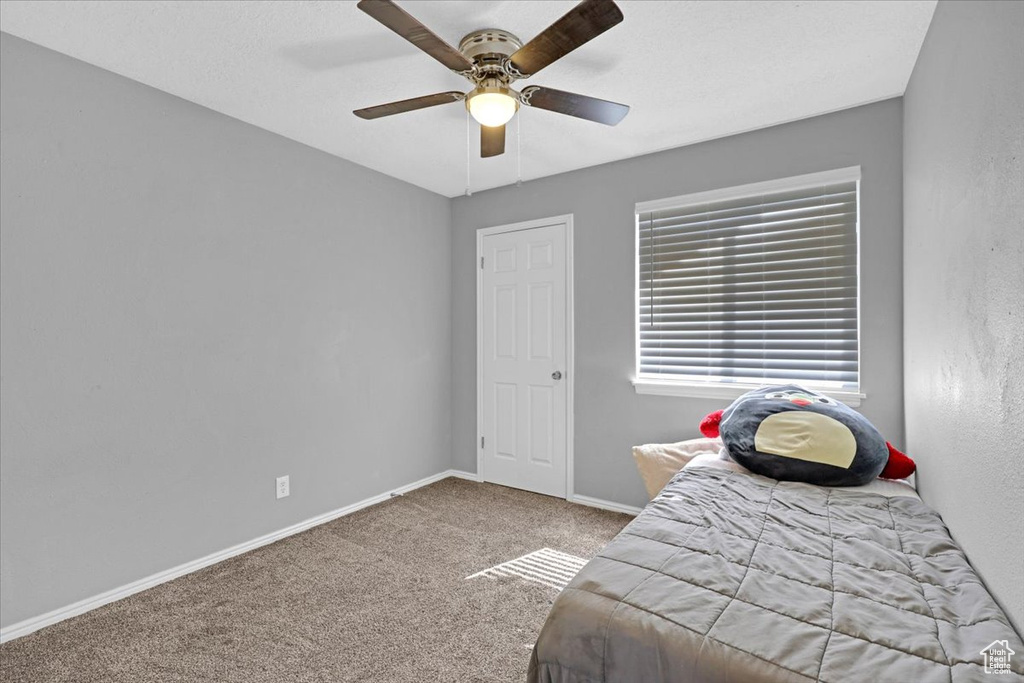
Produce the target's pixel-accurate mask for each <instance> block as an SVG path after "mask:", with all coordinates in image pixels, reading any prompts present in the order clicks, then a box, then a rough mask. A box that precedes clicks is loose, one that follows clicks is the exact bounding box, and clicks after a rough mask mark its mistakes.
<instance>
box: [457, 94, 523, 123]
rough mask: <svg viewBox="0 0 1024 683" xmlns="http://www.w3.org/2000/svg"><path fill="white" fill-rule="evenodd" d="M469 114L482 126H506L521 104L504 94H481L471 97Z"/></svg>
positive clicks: (468, 103) (468, 104)
mask: <svg viewBox="0 0 1024 683" xmlns="http://www.w3.org/2000/svg"><path fill="white" fill-rule="evenodd" d="M466 104H467V106H468V107H469V113H470V114H472V116H473V118H474V119H476V120H477V123H479V124H480V125H481V126H504V125H505V124H506V123H508V122H509V120H510V119H511V118H512V117H513V116H515V113H516V109H518V108H519V102H517V101H516V98H514V97H512V96H511V95H508V94H507V93H504V92H480V93H476V94H475V95H470V97H469V101H468V102H467V103H466Z"/></svg>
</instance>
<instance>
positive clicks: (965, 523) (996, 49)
mask: <svg viewBox="0 0 1024 683" xmlns="http://www.w3.org/2000/svg"><path fill="white" fill-rule="evenodd" d="M1022 65H1024V3H1019V2H940V3H939V5H938V7H937V9H936V11H935V16H934V18H933V19H932V25H931V28H930V29H929V31H928V36H927V38H926V39H925V42H924V47H923V48H922V50H921V55H920V56H919V57H918V60H917V66H916V67H915V69H914V73H913V76H912V77H911V80H910V87H909V88H908V90H907V93H906V96H905V103H904V107H905V111H904V148H903V151H904V160H905V167H904V176H903V178H904V186H905V189H906V199H905V205H904V209H905V214H904V253H905V262H904V284H903V286H904V308H905V311H906V316H905V318H904V340H905V347H904V348H905V357H906V361H905V371H906V374H905V378H904V383H905V387H906V411H907V439H908V445H909V448H910V453H911V454H912V455H914V456H915V457H916V458H917V460H918V462H919V463H920V464H921V465H922V467H921V471H920V473H919V474H918V486H919V488H920V491H921V495H922V496H923V498H924V500H925V501H926V502H928V503H929V504H930V505H931V506H932V507H934V508H935V509H937V510H938V511H939V512H940V513H941V514H942V517H943V519H944V520H945V521H946V524H947V525H948V526H949V528H950V530H951V531H952V533H953V536H954V538H956V540H957V541H958V542H959V543H960V544H961V545H962V546H963V547H964V550H965V551H966V552H967V556H968V557H969V558H970V559H971V563H972V564H973V565H974V567H975V568H976V569H977V570H978V573H979V574H981V576H982V578H983V579H984V580H985V582H986V583H987V584H988V586H989V588H990V590H991V591H992V592H993V593H994V594H995V596H996V598H997V599H998V600H1000V601H1001V603H1002V606H1003V608H1004V609H1005V610H1006V611H1007V612H1008V613H1009V615H1010V618H1011V619H1012V620H1013V621H1014V626H1015V627H1016V628H1017V630H1018V631H1020V632H1024V521H1022V520H1024V468H1022V466H1021V465H1022V461H1021V445H1020V444H1021V434H1022V433H1024V149H1022V148H1024V69H1022Z"/></svg>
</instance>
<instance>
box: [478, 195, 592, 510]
mask: <svg viewBox="0 0 1024 683" xmlns="http://www.w3.org/2000/svg"><path fill="white" fill-rule="evenodd" d="M572 216H573V215H572V214H571V213H567V214H564V215H561V216H553V217H551V218H540V219H537V220H532V221H523V222H521V223H510V224H508V225H496V226H493V227H490V228H477V231H476V264H477V266H476V476H477V479H479V480H480V481H484V449H483V448H482V447H481V446H480V440H481V438H483V434H482V433H481V432H482V431H483V430H482V426H483V422H484V415H483V405H484V404H483V395H484V387H483V384H484V367H483V366H484V361H483V357H484V348H483V346H484V301H483V297H482V296H481V292H482V291H483V287H484V271H483V268H481V267H480V265H479V264H480V262H481V261H480V259H482V258H483V256H484V237H486V236H487V235H497V234H500V233H503V232H518V231H520V230H530V229H531V228H543V227H546V226H549V225H559V224H562V225H565V366H566V367H565V372H564V377H565V384H566V386H565V499H566V500H568V501H572V500H573V447H574V446H573V442H574V436H575V429H574V428H573V396H574V395H575V393H576V392H575V389H576V364H575V359H574V357H573V349H574V348H575V346H576V341H575V338H574V336H573V330H574V323H573V313H574V310H573V291H572V290H573V274H572V262H573V242H572Z"/></svg>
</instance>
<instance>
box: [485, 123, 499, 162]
mask: <svg viewBox="0 0 1024 683" xmlns="http://www.w3.org/2000/svg"><path fill="white" fill-rule="evenodd" d="M504 153H505V126H480V157H481V158H483V159H486V158H487V157H496V156H498V155H499V154H504Z"/></svg>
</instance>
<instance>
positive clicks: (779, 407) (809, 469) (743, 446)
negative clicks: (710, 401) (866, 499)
mask: <svg viewBox="0 0 1024 683" xmlns="http://www.w3.org/2000/svg"><path fill="white" fill-rule="evenodd" d="M701 431H702V432H703V433H704V434H705V436H719V435H720V436H721V437H722V442H723V443H724V444H725V447H726V449H727V450H728V452H729V455H730V456H731V457H732V458H733V459H734V460H735V461H736V462H738V463H739V464H741V465H743V466H744V467H746V468H747V469H748V470H750V471H751V472H754V473H756V474H761V475H764V476H766V477H772V478H773V479H782V480H787V481H802V482H807V483H809V484H819V485H823V486H860V485H862V484H866V483H868V482H869V481H871V480H872V479H874V478H875V477H877V476H879V475H880V474H881V475H882V476H886V477H887V478H900V479H902V478H904V477H907V476H910V474H911V473H912V472H913V471H914V463H913V461H912V460H910V459H909V458H907V457H906V456H905V455H903V454H902V453H900V452H899V451H897V450H896V449H895V448H893V447H892V446H890V445H889V444H888V442H886V440H885V439H883V438H882V435H881V434H879V433H878V430H877V429H875V427H874V426H873V425H872V424H871V423H870V422H868V420H867V418H865V417H864V416H863V415H861V414H860V413H858V412H856V411H855V410H853V409H852V408H850V407H849V406H847V405H845V404H843V403H840V402H839V401H836V400H835V399H832V398H829V397H828V396H825V395H824V394H819V393H817V392H815V391H811V390H809V389H805V388H803V387H800V386H797V385H795V384H787V385H784V386H771V387H763V388H761V389H755V390H754V391H750V392H747V393H746V394H744V395H743V396H740V397H739V398H738V399H736V400H735V401H734V402H733V403H732V405H730V406H729V407H728V408H726V409H725V410H724V411H716V412H715V413H711V414H710V415H708V416H707V417H705V418H704V421H703V422H701Z"/></svg>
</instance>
